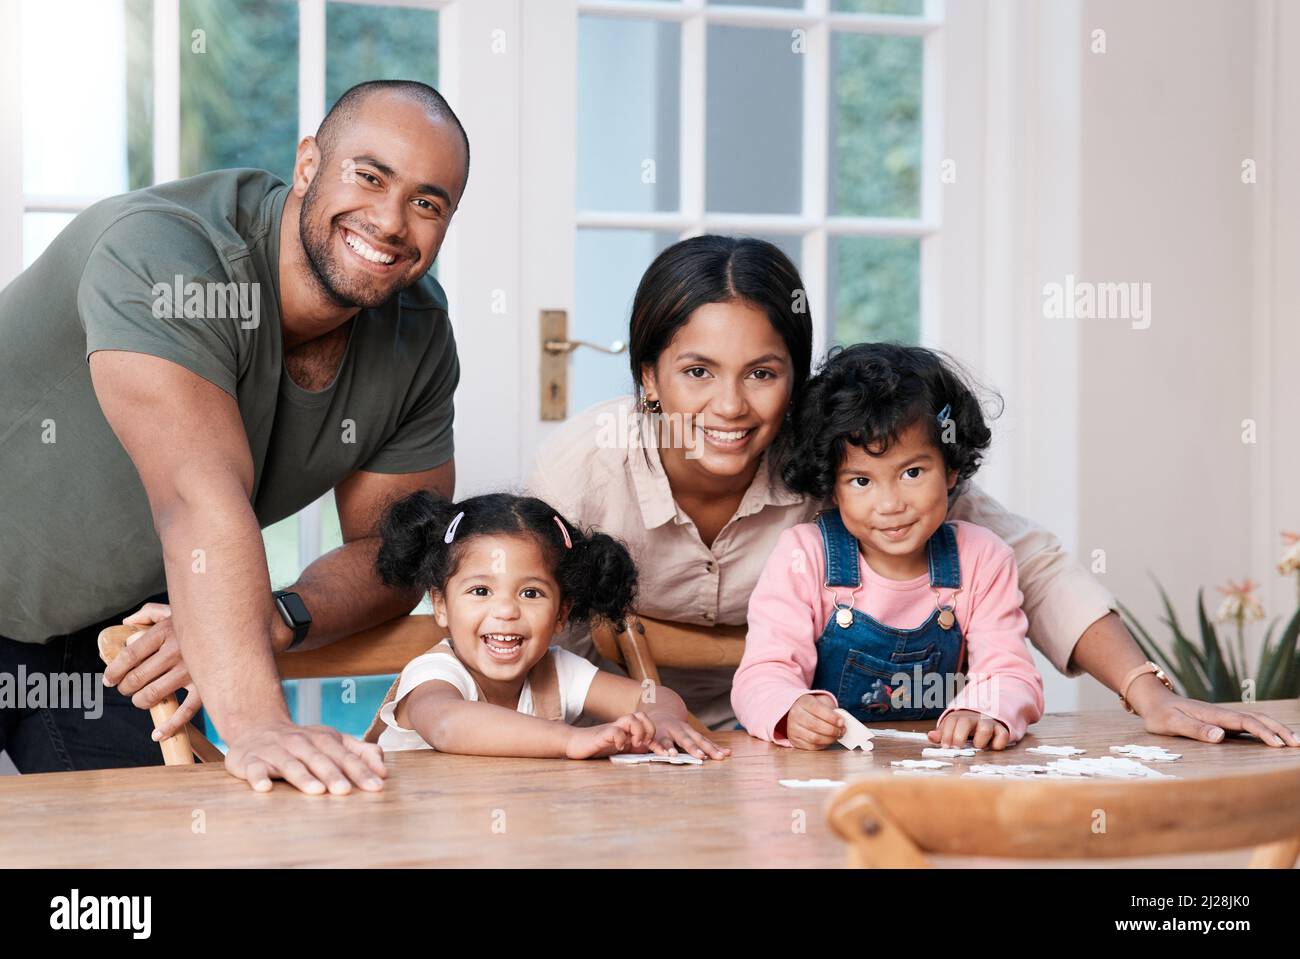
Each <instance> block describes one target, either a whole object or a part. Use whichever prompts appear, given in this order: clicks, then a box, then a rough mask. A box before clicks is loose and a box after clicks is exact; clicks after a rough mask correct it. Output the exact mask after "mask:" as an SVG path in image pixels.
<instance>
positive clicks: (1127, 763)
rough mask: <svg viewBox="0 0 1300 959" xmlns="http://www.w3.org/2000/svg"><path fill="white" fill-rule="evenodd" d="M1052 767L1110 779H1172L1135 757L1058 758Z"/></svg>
mask: <svg viewBox="0 0 1300 959" xmlns="http://www.w3.org/2000/svg"><path fill="white" fill-rule="evenodd" d="M1052 767H1053V768H1055V769H1058V770H1060V771H1061V772H1064V773H1072V772H1077V773H1081V774H1082V775H1085V776H1105V777H1107V778H1111V779H1173V778H1176V777H1173V776H1170V775H1168V774H1167V773H1162V772H1160V771H1158V770H1155V769H1152V768H1151V767H1150V766H1143V765H1142V764H1141V763H1140V762H1138V761H1137V760H1135V759H1121V758H1120V757H1118V756H1097V757H1096V758H1092V759H1058V760H1056V761H1055V762H1054V763H1052Z"/></svg>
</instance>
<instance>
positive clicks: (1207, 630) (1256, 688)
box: [1119, 532, 1300, 703]
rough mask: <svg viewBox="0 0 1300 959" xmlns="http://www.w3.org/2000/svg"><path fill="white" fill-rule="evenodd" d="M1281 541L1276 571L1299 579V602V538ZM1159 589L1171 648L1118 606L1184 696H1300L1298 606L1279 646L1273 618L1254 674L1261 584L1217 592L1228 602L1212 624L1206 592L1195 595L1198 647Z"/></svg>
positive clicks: (1233, 698)
mask: <svg viewBox="0 0 1300 959" xmlns="http://www.w3.org/2000/svg"><path fill="white" fill-rule="evenodd" d="M1282 541H1283V547H1284V548H1283V552H1282V557H1281V560H1280V561H1279V562H1278V572H1279V573H1280V574H1281V575H1283V576H1287V575H1294V576H1296V585H1297V599H1298V601H1300V534H1296V533H1287V532H1284V533H1283V534H1282ZM1153 578H1154V577H1153ZM1156 588H1157V589H1158V590H1159V591H1160V599H1161V602H1162V603H1163V604H1164V608H1165V615H1164V616H1163V617H1162V618H1161V619H1160V622H1162V623H1164V624H1165V626H1166V627H1168V629H1169V631H1170V634H1171V636H1172V641H1171V643H1170V644H1169V647H1168V649H1166V648H1163V647H1161V646H1160V645H1159V644H1158V643H1156V642H1155V640H1153V639H1152V638H1151V634H1150V633H1149V632H1147V630H1146V628H1145V627H1143V625H1142V624H1141V623H1140V622H1139V621H1138V619H1137V617H1136V616H1134V615H1133V613H1132V612H1131V611H1130V610H1129V609H1128V608H1127V607H1126V606H1124V604H1122V603H1120V604H1119V609H1120V613H1121V615H1122V616H1123V617H1124V619H1125V621H1126V622H1127V623H1128V626H1129V629H1130V631H1131V632H1132V633H1133V637H1134V639H1136V640H1137V644H1138V646H1140V647H1141V648H1142V651H1143V652H1144V653H1146V655H1147V658H1148V659H1150V660H1151V661H1152V662H1154V663H1157V664H1158V665H1160V666H1161V667H1162V668H1163V669H1164V671H1165V673H1166V675H1168V676H1169V678H1170V679H1171V680H1172V681H1173V683H1174V684H1175V685H1176V686H1178V687H1179V689H1180V690H1181V692H1182V693H1183V694H1184V695H1185V696H1188V697H1190V698H1192V699H1200V700H1204V701H1205V702H1210V703H1216V702H1231V701H1237V700H1240V701H1242V702H1251V701H1254V700H1260V699H1291V698H1296V697H1300V649H1297V638H1300V605H1297V608H1296V610H1295V612H1293V613H1292V614H1291V618H1290V620H1289V621H1288V622H1287V624H1286V626H1285V627H1284V628H1283V629H1282V632H1281V635H1280V636H1278V638H1277V642H1276V643H1274V642H1273V635H1274V633H1275V632H1276V631H1277V626H1278V623H1279V621H1280V620H1279V619H1276V618H1275V619H1274V620H1273V621H1272V622H1271V623H1269V625H1268V629H1267V630H1266V632H1265V634H1264V644H1263V646H1262V647H1261V649H1260V653H1259V660H1258V662H1257V663H1256V666H1255V669H1254V670H1253V671H1250V670H1249V668H1248V666H1247V663H1246V640H1245V633H1246V626H1247V625H1248V624H1250V623H1255V622H1259V621H1261V620H1263V619H1264V609H1263V607H1262V606H1260V604H1259V601H1258V600H1257V599H1256V598H1255V596H1254V595H1253V594H1254V591H1255V589H1256V588H1257V584H1255V583H1252V582H1251V581H1250V580H1246V581H1245V582H1242V583H1234V582H1232V581H1231V580H1229V581H1228V584H1227V586H1220V587H1219V592H1221V593H1223V597H1224V598H1223V601H1222V602H1221V603H1220V604H1219V608H1218V610H1217V612H1216V614H1215V616H1214V619H1213V620H1211V618H1210V617H1209V616H1208V615H1207V614H1206V612H1205V590H1204V589H1200V590H1197V592H1196V610H1197V618H1198V621H1199V630H1198V633H1199V637H1198V641H1197V642H1193V641H1192V640H1191V639H1189V638H1188V634H1187V632H1186V631H1185V630H1184V629H1183V627H1182V625H1181V624H1180V623H1179V621H1178V615H1177V614H1176V613H1175V612H1174V608H1173V604H1172V603H1170V602H1169V596H1168V594H1167V593H1166V592H1165V589H1164V587H1163V586H1161V585H1160V581H1159V580H1156ZM1216 622H1217V623H1218V624H1219V625H1221V626H1227V627H1229V628H1230V629H1232V630H1233V631H1234V632H1235V633H1236V635H1235V637H1230V638H1235V640H1236V644H1235V645H1236V648H1235V649H1234V648H1233V644H1232V643H1231V642H1230V641H1227V640H1225V641H1224V642H1222V643H1221V642H1220V640H1219V634H1218V632H1217V630H1216V629H1215V623H1216Z"/></svg>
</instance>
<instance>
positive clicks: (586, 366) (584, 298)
mask: <svg viewBox="0 0 1300 959" xmlns="http://www.w3.org/2000/svg"><path fill="white" fill-rule="evenodd" d="M677 239H678V235H677V234H676V233H663V232H652V231H649V230H579V231H578V247H577V274H578V276H577V281H578V283H577V306H576V309H575V312H574V316H573V317H572V318H571V319H570V323H569V338H570V339H579V340H589V341H591V342H593V343H599V344H601V345H602V346H609V345H610V344H611V343H612V342H613V341H614V340H624V341H626V340H627V332H628V321H629V319H630V318H631V315H632V298H633V296H634V295H635V294H636V288H637V284H639V283H640V282H641V274H643V273H644V272H645V271H646V268H647V267H648V266H650V261H651V260H653V259H654V258H655V257H656V256H657V255H658V254H659V253H660V251H662V250H664V249H665V248H666V247H669V246H671V245H672V244H674V243H676V242H677ZM633 388H634V384H633V382H632V373H631V371H630V370H629V368H628V363H627V354H626V353H620V354H618V355H616V356H609V355H607V354H605V353H598V352H596V351H595V350H590V349H587V348H585V347H580V348H578V349H576V350H574V351H573V352H572V353H571V354H569V415H570V416H572V415H573V414H574V413H579V412H581V411H582V410H585V409H586V408H587V407H589V406H593V405H594V404H596V403H600V402H602V401H604V400H607V399H610V398H612V397H615V396H625V395H628V394H631V393H632V391H633Z"/></svg>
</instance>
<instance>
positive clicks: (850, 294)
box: [828, 236, 921, 344]
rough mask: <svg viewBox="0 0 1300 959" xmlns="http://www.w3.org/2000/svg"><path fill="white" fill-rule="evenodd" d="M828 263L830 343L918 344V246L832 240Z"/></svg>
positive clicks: (893, 240)
mask: <svg viewBox="0 0 1300 959" xmlns="http://www.w3.org/2000/svg"><path fill="white" fill-rule="evenodd" d="M828 259H829V261H830V271H829V272H830V277H829V279H830V289H831V291H832V293H831V300H832V302H833V318H832V324H833V325H832V327H831V330H832V338H833V340H834V342H836V343H843V344H848V343H862V342H868V341H875V340H889V341H895V342H899V343H917V342H918V341H919V340H920V337H921V285H920V265H921V246H920V241H919V240H914V239H910V238H907V237H865V236H845V237H832V238H831V243H830V255H829V257H828Z"/></svg>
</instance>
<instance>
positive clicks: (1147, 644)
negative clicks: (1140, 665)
mask: <svg viewBox="0 0 1300 959" xmlns="http://www.w3.org/2000/svg"><path fill="white" fill-rule="evenodd" d="M1115 605H1116V606H1118V607H1119V611H1120V615H1122V616H1123V617H1124V619H1125V620H1126V621H1127V622H1128V624H1129V626H1130V630H1129V631H1130V632H1132V634H1133V640H1134V641H1135V642H1136V643H1137V644H1138V648H1140V649H1141V650H1142V654H1143V655H1144V656H1146V658H1147V659H1149V660H1151V661H1152V662H1155V661H1156V660H1159V661H1160V666H1161V668H1162V669H1163V670H1164V671H1165V673H1166V674H1167V675H1168V676H1171V677H1173V678H1174V679H1177V678H1178V670H1176V669H1174V667H1173V663H1172V661H1171V660H1170V659H1169V657H1168V656H1166V655H1165V651H1164V650H1163V649H1161V648H1160V646H1159V645H1157V644H1156V641H1155V640H1154V639H1152V638H1151V634H1150V633H1148V632H1147V630H1146V627H1145V626H1143V625H1142V624H1141V623H1140V622H1138V618H1137V617H1136V616H1134V615H1133V611H1132V610H1131V609H1129V608H1128V607H1127V606H1125V605H1124V604H1123V603H1121V602H1120V601H1119V600H1115Z"/></svg>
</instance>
